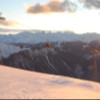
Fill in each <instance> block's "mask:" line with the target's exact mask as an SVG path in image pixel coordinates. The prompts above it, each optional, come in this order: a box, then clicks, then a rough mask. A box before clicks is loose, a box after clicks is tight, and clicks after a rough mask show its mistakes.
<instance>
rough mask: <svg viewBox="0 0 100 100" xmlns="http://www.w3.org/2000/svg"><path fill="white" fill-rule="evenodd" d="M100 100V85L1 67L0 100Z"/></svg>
mask: <svg viewBox="0 0 100 100" xmlns="http://www.w3.org/2000/svg"><path fill="white" fill-rule="evenodd" d="M5 98H6V99H8V98H10V99H58V98H59V99H100V84H99V83H95V82H89V81H82V80H78V79H73V78H69V77H62V76H54V75H46V74H41V73H35V72H28V71H23V70H19V69H13V68H7V67H6V66H0V99H5Z"/></svg>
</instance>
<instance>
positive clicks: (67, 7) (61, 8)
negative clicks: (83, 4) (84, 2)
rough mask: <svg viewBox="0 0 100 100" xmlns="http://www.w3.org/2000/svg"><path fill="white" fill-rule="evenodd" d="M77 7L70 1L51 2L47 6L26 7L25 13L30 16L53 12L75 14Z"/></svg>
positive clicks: (52, 0)
mask: <svg viewBox="0 0 100 100" xmlns="http://www.w3.org/2000/svg"><path fill="white" fill-rule="evenodd" d="M76 9H77V6H76V5H75V3H73V2H71V0H64V1H61V0H51V1H49V2H48V3H47V4H40V3H38V4H35V5H28V6H27V12H28V13H32V14H39V13H53V12H60V13H61V12H65V11H69V12H75V11H76Z"/></svg>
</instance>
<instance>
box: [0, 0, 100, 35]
mask: <svg viewBox="0 0 100 100" xmlns="http://www.w3.org/2000/svg"><path fill="white" fill-rule="evenodd" d="M10 5H13V6H10ZM0 8H1V9H0V12H2V13H3V14H2V16H3V17H5V18H6V20H5V21H3V20H0V28H5V29H16V30H22V29H24V30H27V29H29V30H51V31H66V30H68V31H73V32H75V33H79V34H80V33H86V32H90V33H91V32H96V33H100V28H99V26H100V1H99V0H34V1H32V0H9V1H8V0H1V1H0Z"/></svg>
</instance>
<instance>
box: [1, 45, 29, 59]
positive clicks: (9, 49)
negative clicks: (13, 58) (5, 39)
mask: <svg viewBox="0 0 100 100" xmlns="http://www.w3.org/2000/svg"><path fill="white" fill-rule="evenodd" d="M24 50H28V48H20V47H19V46H15V45H11V44H7V43H0V55H1V56H2V57H3V58H8V57H9V56H10V55H12V54H15V53H18V52H20V51H24Z"/></svg>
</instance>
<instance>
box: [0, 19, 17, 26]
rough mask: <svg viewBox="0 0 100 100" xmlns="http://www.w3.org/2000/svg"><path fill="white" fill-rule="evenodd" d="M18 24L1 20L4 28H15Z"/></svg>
mask: <svg viewBox="0 0 100 100" xmlns="http://www.w3.org/2000/svg"><path fill="white" fill-rule="evenodd" d="M18 24H19V23H17V22H15V21H7V20H0V25H2V26H15V25H18Z"/></svg>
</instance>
